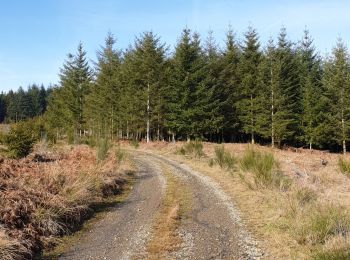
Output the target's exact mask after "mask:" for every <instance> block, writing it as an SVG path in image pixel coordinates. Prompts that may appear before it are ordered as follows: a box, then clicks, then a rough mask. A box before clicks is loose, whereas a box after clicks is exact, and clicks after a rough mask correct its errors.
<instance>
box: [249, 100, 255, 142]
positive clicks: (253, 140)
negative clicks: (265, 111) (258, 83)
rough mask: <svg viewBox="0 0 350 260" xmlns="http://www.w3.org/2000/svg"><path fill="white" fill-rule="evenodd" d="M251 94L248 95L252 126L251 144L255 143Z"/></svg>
mask: <svg viewBox="0 0 350 260" xmlns="http://www.w3.org/2000/svg"><path fill="white" fill-rule="evenodd" d="M253 106H254V105H253V95H250V119H251V123H252V125H251V127H252V133H251V135H252V144H254V143H255V139H254V118H253Z"/></svg>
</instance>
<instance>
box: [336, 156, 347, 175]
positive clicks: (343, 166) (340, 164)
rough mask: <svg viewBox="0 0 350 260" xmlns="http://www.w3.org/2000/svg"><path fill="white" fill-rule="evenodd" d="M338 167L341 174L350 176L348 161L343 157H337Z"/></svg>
mask: <svg viewBox="0 0 350 260" xmlns="http://www.w3.org/2000/svg"><path fill="white" fill-rule="evenodd" d="M338 167H339V169H340V171H341V172H342V173H343V174H345V175H346V176H348V177H350V162H348V161H346V160H345V159H344V158H343V157H339V159H338Z"/></svg>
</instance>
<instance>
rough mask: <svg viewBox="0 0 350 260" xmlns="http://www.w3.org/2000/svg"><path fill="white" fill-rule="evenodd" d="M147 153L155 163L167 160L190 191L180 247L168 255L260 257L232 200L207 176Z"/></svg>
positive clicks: (226, 257) (229, 257) (177, 256)
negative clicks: (187, 212)
mask: <svg viewBox="0 0 350 260" xmlns="http://www.w3.org/2000/svg"><path fill="white" fill-rule="evenodd" d="M144 154H147V156H148V158H149V160H148V161H152V162H154V163H155V164H161V163H163V164H166V165H167V166H168V167H169V168H170V169H171V171H172V173H173V174H174V175H176V176H178V177H180V178H182V179H183V180H184V181H186V183H187V184H188V186H189V187H190V189H191V192H192V203H191V204H192V210H191V213H190V217H189V218H186V219H184V220H183V221H182V223H181V226H180V228H179V234H180V236H181V237H182V238H183V241H184V243H183V245H182V248H181V249H180V250H179V251H178V252H173V253H171V254H170V255H169V259H170V258H171V259H260V257H261V256H262V252H261V251H260V250H259V249H258V248H257V243H256V241H255V240H254V239H253V238H252V236H251V235H250V234H249V232H247V230H246V228H245V226H244V224H243V223H242V221H241V219H240V216H239V212H238V210H237V209H236V207H235V205H234V203H233V202H232V200H231V199H230V198H229V197H228V196H227V195H226V194H225V193H224V192H223V191H222V189H221V188H220V187H219V186H218V185H217V184H216V183H215V182H213V181H212V180H211V179H210V178H208V177H206V176H204V175H202V174H199V173H198V172H195V171H193V170H191V169H190V168H189V167H188V166H186V165H183V164H180V163H178V162H176V161H173V160H169V159H168V158H165V157H163V156H160V155H155V154H151V153H147V152H146V153H144Z"/></svg>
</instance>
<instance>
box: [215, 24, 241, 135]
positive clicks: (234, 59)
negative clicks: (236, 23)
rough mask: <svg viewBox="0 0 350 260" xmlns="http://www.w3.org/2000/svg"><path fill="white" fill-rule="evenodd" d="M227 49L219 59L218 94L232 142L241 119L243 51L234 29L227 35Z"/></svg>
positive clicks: (225, 133)
mask: <svg viewBox="0 0 350 260" xmlns="http://www.w3.org/2000/svg"><path fill="white" fill-rule="evenodd" d="M225 45H226V48H225V49H224V51H223V53H222V56H221V57H220V59H219V69H220V72H219V76H218V79H217V82H218V84H217V86H216V90H215V92H216V94H217V95H218V96H219V99H220V103H221V106H220V113H221V115H222V116H223V117H224V118H223V125H222V128H223V133H224V136H229V140H230V141H234V140H237V139H235V138H237V135H238V132H239V128H238V126H239V119H238V116H237V107H236V102H237V101H238V97H239V96H238V90H239V84H240V73H239V60H240V55H241V51H240V49H239V46H238V44H237V42H236V41H235V38H234V34H233V31H232V29H229V31H228V32H227V34H226V42H225Z"/></svg>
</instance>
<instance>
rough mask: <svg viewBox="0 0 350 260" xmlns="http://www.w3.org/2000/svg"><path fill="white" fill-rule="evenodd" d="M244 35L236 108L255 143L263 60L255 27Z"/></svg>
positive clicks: (245, 130)
mask: <svg viewBox="0 0 350 260" xmlns="http://www.w3.org/2000/svg"><path fill="white" fill-rule="evenodd" d="M244 36H245V40H244V45H243V47H242V56H241V59H240V62H239V68H240V77H241V81H240V89H239V94H240V96H239V101H238V102H237V103H236V109H237V112H238V113H239V119H240V123H241V127H242V131H243V132H244V133H246V134H250V138H251V142H252V143H254V142H255V136H256V134H258V133H259V131H260V130H259V128H258V124H257V119H258V113H259V111H260V110H261V106H260V103H261V102H260V98H259V94H258V91H259V87H258V73H259V71H258V68H259V66H260V62H261V52H260V50H259V49H260V43H259V38H258V34H257V32H256V30H255V29H253V28H252V27H249V28H248V31H247V32H246V33H245V35H244Z"/></svg>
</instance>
